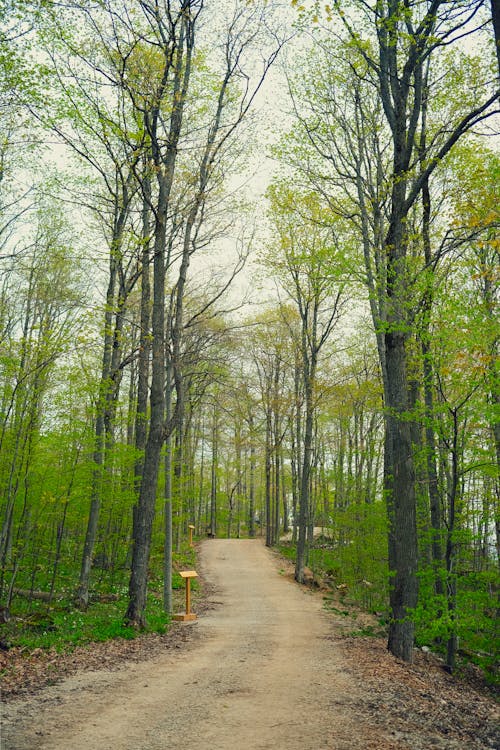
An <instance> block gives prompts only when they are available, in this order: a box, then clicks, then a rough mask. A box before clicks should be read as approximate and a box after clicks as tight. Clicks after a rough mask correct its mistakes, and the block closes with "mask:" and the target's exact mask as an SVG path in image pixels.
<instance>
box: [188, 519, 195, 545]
mask: <svg viewBox="0 0 500 750" xmlns="http://www.w3.org/2000/svg"><path fill="white" fill-rule="evenodd" d="M188 529H189V546H190V547H192V546H193V531H194V526H193V524H192V523H190V524H189V526H188Z"/></svg>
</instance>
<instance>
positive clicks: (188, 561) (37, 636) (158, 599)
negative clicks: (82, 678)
mask: <svg viewBox="0 0 500 750" xmlns="http://www.w3.org/2000/svg"><path fill="white" fill-rule="evenodd" d="M173 566H174V572H173V575H172V589H173V599H174V610H176V609H179V610H181V609H182V608H183V601H184V582H183V580H182V578H181V576H180V575H179V573H178V571H179V570H184V569H186V568H193V567H195V549H194V548H190V547H189V546H188V545H187V544H186V545H184V546H183V547H182V549H181V552H180V553H177V554H175V555H174V560H173ZM96 573H97V575H95V578H96V579H98V573H99V571H96ZM128 577H129V571H128V570H126V569H122V570H121V571H115V575H114V577H113V578H114V582H113V583H112V584H111V585H110V582H109V580H106V578H105V577H104V576H103V577H102V581H100V582H99V581H98V580H97V581H96V583H94V586H93V588H92V589H91V591H90V602H89V606H88V607H87V609H86V610H81V609H78V608H76V607H75V605H74V601H73V592H74V590H75V589H76V580H77V571H76V570H71V569H68V570H66V571H64V578H62V580H63V581H64V585H63V587H61V589H59V591H55V592H54V597H53V600H52V601H51V602H46V601H41V600H38V599H35V598H33V599H29V597H27V596H20V595H17V596H15V597H14V598H13V600H12V604H11V609H10V619H9V620H8V621H7V622H5V623H3V624H1V625H0V647H1V648H3V649H4V650H8V649H10V648H14V647H18V648H21V649H22V650H25V651H26V652H28V653H29V652H31V651H33V650H35V649H43V650H49V649H53V650H55V651H57V652H60V653H62V652H65V651H71V650H72V649H73V648H74V647H75V646H79V645H84V644H89V643H93V642H94V643H95V642H102V641H108V640H111V639H114V638H123V639H127V640H132V639H134V638H136V637H137V636H138V635H140V634H141V632H146V633H159V634H163V633H166V632H167V631H168V629H169V626H170V623H171V620H172V617H171V615H170V614H168V613H166V612H165V611H164V609H163V576H162V559H161V554H160V553H154V554H152V556H151V561H150V577H149V582H148V602H147V607H146V621H147V626H146V628H145V629H144V630H143V631H137V630H135V629H134V628H132V627H129V626H127V625H125V623H124V615H125V612H126V609H127V604H128ZM22 583H25V582H23V581H22V579H21V584H22ZM44 584H45V585H44ZM20 588H21V586H20ZM47 589H48V586H47V581H44V580H43V578H42V577H40V578H39V580H38V581H37V584H36V589H35V590H37V591H47ZM28 590H29V589H28ZM192 590H193V594H194V595H195V596H196V594H197V592H198V591H199V585H198V583H197V581H196V580H194V581H193V585H192Z"/></svg>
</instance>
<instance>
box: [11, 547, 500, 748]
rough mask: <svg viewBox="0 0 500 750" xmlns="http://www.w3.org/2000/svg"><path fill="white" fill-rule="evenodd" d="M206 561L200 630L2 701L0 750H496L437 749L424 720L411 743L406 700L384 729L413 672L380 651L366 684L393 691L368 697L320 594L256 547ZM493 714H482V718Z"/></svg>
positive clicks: (211, 552) (210, 554)
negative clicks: (155, 650)
mask: <svg viewBox="0 0 500 750" xmlns="http://www.w3.org/2000/svg"><path fill="white" fill-rule="evenodd" d="M200 564H201V572H202V573H203V576H204V578H205V580H206V581H207V582H208V583H209V585H210V591H211V592H212V593H211V594H210V597H209V599H210V601H209V608H208V611H207V612H205V613H204V614H203V615H202V616H201V617H200V618H199V619H198V620H197V621H196V622H194V623H178V624H176V625H175V626H174V627H176V628H190V629H192V630H191V631H190V638H189V639H188V641H187V643H186V644H183V646H182V647H181V648H180V649H179V650H177V651H175V650H174V651H173V652H172V651H168V652H165V653H162V654H160V655H159V656H156V657H155V658H154V659H151V660H148V661H144V662H140V663H127V664H126V665H125V666H124V667H123V668H122V669H120V670H119V671H113V672H110V671H106V670H99V671H93V672H81V673H78V674H77V675H76V676H74V677H71V678H68V679H65V680H64V681H63V682H61V683H60V684H58V685H55V686H52V687H49V688H45V689H43V690H41V691H40V692H39V693H37V694H36V695H35V696H32V697H31V698H29V699H26V698H23V699H21V700H17V701H13V702H12V703H8V704H7V705H6V706H5V708H4V716H3V722H2V725H3V728H2V737H1V741H0V747H1V750H84V749H85V750H160V749H161V750H184V749H185V750H195V748H196V749H198V748H207V749H208V748H210V749H211V750H226V749H227V750H229V749H230V750H235V749H236V750H261V749H262V750H263V749H264V748H273V750H299V749H300V750H320V749H321V748H329V749H330V750H358V749H359V750H361V749H363V750H396V749H403V748H404V749H406V748H408V750H415V748H425V749H426V750H427V749H428V748H429V747H436V748H461V747H464V748H465V747H472V746H474V747H485V746H488V747H491V746H492V745H490V744H489V743H488V744H487V745H483V744H482V743H481V744H478V745H476V744H475V743H474V745H472V744H470V743H468V744H467V745H463V744H462V742H461V741H459V740H458V741H457V742H455V741H454V740H452V739H451V738H450V735H448V739H445V738H444V737H443V736H442V735H440V734H439V732H438V731H437V730H436V727H435V726H434V725H432V726H429V727H428V728H427V729H425V727H424V724H425V722H423V721H422V719H418V717H417V722H416V723H414V724H413V726H412V729H411V732H412V734H410V732H408V734H406V727H407V718H408V715H409V713H408V712H409V711H411V706H412V704H415V706H417V702H415V701H414V700H413V698H410V702H409V704H408V705H407V707H406V708H405V711H404V715H403V716H401V717H399V719H398V714H397V713H394V716H393V717H392V718H391V716H390V705H391V704H394V697H395V696H397V695H401V696H403V692H401V691H402V690H403V688H404V685H401V686H400V685H399V683H397V682H396V681H395V680H394V678H397V679H399V675H400V674H401V676H402V677H403V678H404V679H405V680H406V681H407V683H408V681H410V682H411V680H413V681H415V676H414V673H413V672H412V671H411V670H410V671H408V670H407V669H406V666H405V667H402V666H398V664H397V663H395V662H394V660H392V661H390V659H389V657H387V660H386V661H384V659H385V658H386V657H385V656H384V653H383V652H382V653H381V654H380V653H379V654H377V656H376V658H375V659H374V662H373V665H372V673H374V671H375V670H377V669H378V665H379V664H381V663H383V665H384V668H385V669H386V670H392V672H389V673H387V674H384V675H382V676H381V678H380V680H379V679H378V678H377V681H376V682H374V681H373V678H370V679H371V680H372V684H374V685H375V686H376V689H377V690H379V691H380V690H381V691H385V690H386V686H387V685H388V684H389V689H390V690H392V692H390V693H389V692H388V693H387V694H386V693H384V692H379V694H378V695H377V694H376V693H375V690H370V688H369V687H368V684H367V683H365V682H363V679H362V677H360V675H359V674H358V673H357V669H358V668H357V666H356V664H354V665H353V663H352V653H351V659H350V658H349V654H347V656H346V653H345V650H344V649H343V648H342V644H341V642H340V640H339V639H341V638H342V635H341V634H340V630H339V628H340V627H341V623H340V622H337V621H336V618H335V616H334V615H333V614H332V613H327V612H325V611H324V609H323V599H322V596H321V594H320V593H317V592H312V591H310V590H308V589H305V588H304V587H299V586H297V585H296V584H295V583H294V582H293V581H292V580H291V579H290V577H289V576H285V575H283V572H282V571H280V565H282V564H283V563H281V562H280V561H279V559H278V558H277V557H276V556H274V555H273V554H272V553H270V552H269V550H267V549H266V548H265V547H264V546H263V544H262V543H261V542H260V541H257V540H207V541H205V542H203V544H202V545H201V550H200ZM366 652H368V653H370V651H369V649H367V648H366V647H364V651H360V652H359V653H361V654H363V653H366ZM354 653H356V651H354ZM390 675H392V677H393V682H392V683H391V682H390V680H389V681H388V680H387V677H388V676H390ZM378 686H380V687H378ZM417 687H418V684H417ZM444 688H445V689H446V686H444ZM412 690H413V691H415V690H416V688H415V687H412ZM420 693H421V694H422V695H425V694H424V693H422V691H420ZM413 695H416V693H411V696H413ZM429 697H430V696H429ZM421 700H423V699H421ZM377 701H378V702H377ZM396 703H397V700H396ZM425 705H427V704H424V706H425ZM381 707H382V711H381ZM489 713H490V708H489V703H485V706H484V717H487V716H489ZM418 716H421V714H419V715H418ZM484 717H483V719H482V722H483V723H484ZM398 721H399V724H398ZM419 726H420V727H421V731H422V735H421V736H420V735H419V731H420V730H419ZM398 727H399V728H400V729H399V730H398Z"/></svg>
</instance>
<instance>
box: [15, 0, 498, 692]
mask: <svg viewBox="0 0 500 750" xmlns="http://www.w3.org/2000/svg"><path fill="white" fill-rule="evenodd" d="M0 19H1V23H0V107H1V119H0V488H1V494H0V615H1V619H2V621H3V625H2V627H3V629H4V631H5V636H3V635H2V647H8V645H5V644H6V642H7V641H8V642H9V643H13V644H21V645H22V644H25V645H26V646H27V647H33V646H34V645H41V646H42V647H45V646H48V645H51V644H53V643H54V642H59V641H58V639H61V640H65V641H66V644H67V645H68V644H69V645H71V644H72V643H73V644H74V643H79V642H81V641H83V640H85V639H90V640H92V639H94V640H97V639H106V638H111V637H114V636H122V637H132V636H133V635H134V634H135V633H136V632H137V631H141V630H144V629H161V628H166V627H168V623H169V621H170V616H171V613H172V607H173V604H172V596H173V592H175V590H176V589H178V588H179V587H180V585H181V582H180V578H179V575H178V571H179V567H180V566H182V565H183V564H186V562H188V563H189V564H190V565H192V564H193V560H194V558H193V555H194V552H193V550H192V549H191V548H190V547H189V545H188V541H187V540H188V529H189V526H193V527H194V534H195V538H197V539H201V538H206V537H207V536H210V537H228V538H231V537H238V538H239V537H258V536H260V537H262V538H263V539H264V541H265V544H266V545H268V546H269V547H278V548H279V549H280V550H281V551H282V552H283V553H284V554H286V555H288V556H290V557H291V558H292V559H293V561H294V565H295V578H296V580H297V581H298V582H299V583H303V582H304V580H307V579H308V578H310V577H311V576H312V577H313V578H314V577H316V576H317V577H321V578H322V579H324V580H327V581H329V583H330V585H331V586H332V588H333V589H334V590H337V591H338V592H340V593H341V595H342V596H344V597H346V598H347V599H348V600H349V601H352V602H354V603H356V604H357V605H358V606H360V607H363V608H366V609H367V610H369V611H370V612H373V613H376V616H377V617H378V618H379V622H380V626H381V628H383V629H384V632H385V633H386V634H387V639H388V640H387V643H388V648H389V650H390V651H391V653H392V654H394V655H395V656H397V657H399V658H401V659H403V660H404V661H408V662H410V661H411V660H412V652H413V649H414V647H415V645H418V646H428V647H430V648H431V649H433V650H436V651H438V652H440V653H442V654H443V657H444V658H445V660H446V665H447V668H448V670H449V671H450V672H452V671H454V670H455V669H456V668H457V666H458V665H459V664H460V663H461V661H462V660H464V659H465V660H468V661H472V662H475V663H476V664H478V665H480V666H481V668H483V669H484V670H485V671H486V673H487V674H489V675H490V676H491V678H493V674H494V671H495V668H497V667H498V659H499V652H498V608H499V594H500V589H499V565H500V475H499V466H500V415H499V409H500V365H499V354H500V352H499V346H500V328H499V324H498V320H499V317H498V306H499V291H498V275H499V253H500V242H499V224H500V214H499V205H500V192H499V186H500V157H499V152H498V142H499V141H498V130H499V114H500V101H499V86H498V83H499V72H500V47H499V37H500V4H499V3H498V1H497V0H491V3H490V2H489V0H331V2H330V4H329V5H328V4H326V3H323V2H308V0H304V3H303V4H301V3H300V2H298V1H297V0H291V1H286V0H282V1H280V0H267V1H266V0H252V1H250V2H243V1H242V0H217V1H215V2H214V0H66V1H65V2H62V3H60V2H55V1H53V0H1V2H0Z"/></svg>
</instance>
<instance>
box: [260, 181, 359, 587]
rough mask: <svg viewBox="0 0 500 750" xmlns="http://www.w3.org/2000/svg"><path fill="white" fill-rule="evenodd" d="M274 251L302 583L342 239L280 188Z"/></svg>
mask: <svg viewBox="0 0 500 750" xmlns="http://www.w3.org/2000/svg"><path fill="white" fill-rule="evenodd" d="M270 198H271V207H272V211H273V220H274V224H275V229H276V246H275V248H272V249H271V252H270V253H268V255H267V258H266V260H267V263H268V264H269V263H272V265H273V267H274V269H275V271H276V270H277V271H278V274H279V280H280V282H281V284H282V285H283V288H284V290H285V292H286V294H287V295H288V296H289V298H290V299H291V300H292V301H293V303H294V304H295V305H296V308H297V312H298V314H299V318H300V344H299V351H300V357H301V378H302V381H303V387H304V430H303V446H302V465H301V472H300V492H299V524H298V544H297V559H296V566H295V578H296V580H297V581H299V582H300V583H302V582H303V579H304V566H305V560H306V555H307V547H306V534H307V528H308V526H309V524H310V487H311V471H312V451H313V439H314V433H313V430H314V415H315V402H316V397H317V396H316V393H315V391H316V377H317V370H318V359H319V356H320V352H321V350H322V349H323V347H324V346H325V344H326V342H327V341H328V339H329V337H330V336H331V334H332V332H333V330H334V328H335V326H336V325H337V324H338V322H339V319H340V316H341V313H342V310H343V307H344V306H345V302H346V295H345V286H346V279H345V276H344V268H343V266H342V256H343V252H344V248H343V247H342V243H343V241H345V239H344V238H342V237H341V236H340V237H339V233H338V227H337V226H336V225H335V224H332V223H331V222H329V221H328V219H327V217H326V215H325V211H324V209H323V207H322V206H321V204H320V203H319V202H318V200H317V198H316V197H315V196H314V195H311V194H308V195H307V194H306V195H300V194H297V193H296V192H295V193H294V192H291V191H290V190H288V189H287V188H285V187H283V186H279V185H278V186H276V187H274V188H272V189H271V191H270Z"/></svg>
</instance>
